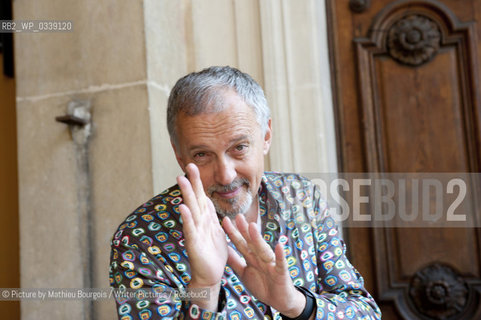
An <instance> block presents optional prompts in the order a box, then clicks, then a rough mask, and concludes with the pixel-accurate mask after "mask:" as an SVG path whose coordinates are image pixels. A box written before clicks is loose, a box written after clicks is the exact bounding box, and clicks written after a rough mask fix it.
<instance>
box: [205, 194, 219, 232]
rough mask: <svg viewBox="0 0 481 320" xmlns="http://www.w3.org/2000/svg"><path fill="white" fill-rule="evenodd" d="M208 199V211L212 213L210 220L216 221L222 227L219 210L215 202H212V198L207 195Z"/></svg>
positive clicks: (215, 223)
mask: <svg viewBox="0 0 481 320" xmlns="http://www.w3.org/2000/svg"><path fill="white" fill-rule="evenodd" d="M206 201H207V209H208V210H207V211H208V212H209V213H210V220H212V223H214V225H215V226H217V227H219V228H222V227H221V225H220V222H219V217H218V216H217V212H216V210H215V207H214V204H213V203H212V200H210V199H209V198H207V197H206Z"/></svg>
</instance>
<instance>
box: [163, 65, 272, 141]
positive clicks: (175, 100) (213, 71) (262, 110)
mask: <svg viewBox="0 0 481 320" xmlns="http://www.w3.org/2000/svg"><path fill="white" fill-rule="evenodd" d="M227 90H234V91H235V92H236V93H237V94H238V95H239V97H240V98H242V99H243V100H244V102H245V103H246V104H247V105H248V106H250V107H251V108H252V110H253V111H254V112H255V114H256V119H257V122H258V123H259V126H260V127H261V130H262V132H263V134H265V133H266V131H267V125H268V122H269V118H270V110H269V106H268V105H267V100H266V97H265V96H264V91H263V90H262V88H261V86H260V85H259V84H258V83H257V82H255V80H254V79H252V77H251V76H249V75H248V74H247V73H243V72H241V71H240V70H238V69H236V68H232V67H229V66H226V67H210V68H207V69H204V70H202V71H200V72H193V73H189V74H188V75H186V76H184V77H183V78H180V79H179V80H178V81H177V83H176V84H175V86H174V87H173V88H172V91H171V92H170V96H169V102H168V105H167V128H168V130H169V135H170V140H171V141H172V143H173V144H174V145H175V146H177V145H178V144H177V143H178V139H177V132H176V121H177V117H178V115H179V113H180V112H184V113H186V114H187V115H189V116H194V115H197V114H201V113H207V112H218V111H221V110H222V109H223V106H222V103H221V101H222V100H221V99H222V96H220V95H219V94H218V93H219V91H227ZM208 108H209V109H208Z"/></svg>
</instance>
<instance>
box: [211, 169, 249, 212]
mask: <svg viewBox="0 0 481 320" xmlns="http://www.w3.org/2000/svg"><path fill="white" fill-rule="evenodd" d="M244 185H246V186H247V196H246V198H245V200H243V201H241V200H240V199H237V198H232V199H223V200H219V199H215V198H214V197H213V194H214V192H216V191H220V192H228V191H232V190H235V189H237V188H242V187H243V186H244ZM249 185H250V184H249V181H248V180H247V179H243V178H238V179H235V180H234V181H232V183H231V184H229V185H226V186H222V185H213V186H210V187H209V188H208V189H207V194H208V196H209V198H210V199H211V200H212V203H213V204H214V207H215V210H216V212H217V214H218V215H219V216H220V217H222V218H223V217H229V218H231V219H233V218H235V216H236V215H238V214H245V213H246V212H247V210H249V208H250V206H251V204H252V201H253V196H252V194H251V192H249ZM221 202H224V203H227V204H229V205H230V206H231V208H230V209H225V208H222V203H221Z"/></svg>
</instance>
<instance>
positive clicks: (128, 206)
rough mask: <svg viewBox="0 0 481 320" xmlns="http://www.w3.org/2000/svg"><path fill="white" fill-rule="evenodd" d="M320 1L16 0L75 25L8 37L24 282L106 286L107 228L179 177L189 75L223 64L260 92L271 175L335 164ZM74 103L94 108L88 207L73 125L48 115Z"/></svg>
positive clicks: (52, 309)
mask: <svg viewBox="0 0 481 320" xmlns="http://www.w3.org/2000/svg"><path fill="white" fill-rule="evenodd" d="M323 2H324V1H314V0H302V1H295V2H294V1H256V0H243V1H229V0H202V1H189V0H181V1H180V0H179V1H171V0H144V1H140V0H120V1H119V0H116V1H114V0H105V1H100V2H99V1H93V0H88V1H81V2H78V1H77V2H76V1H60V0H39V1H35V2H32V1H27V0H16V1H15V2H14V16H15V19H17V20H22V19H23V20H25V19H59V20H72V21H73V23H74V31H73V32H71V33H39V34H20V35H17V36H16V38H15V60H16V72H17V74H16V77H17V114H18V115H17V120H18V148H19V151H18V152H19V184H20V245H21V283H22V286H23V287H27V288H31V287H46V288H55V287H59V288H61V287H72V288H79V287H82V286H84V285H85V284H88V283H90V284H91V285H92V286H93V287H108V279H107V275H108V259H109V241H110V237H111V235H112V233H113V231H114V229H115V228H116V227H117V226H118V224H119V223H120V222H121V221H122V219H123V218H124V217H125V216H126V215H127V214H128V213H129V212H130V211H132V210H133V209H134V208H135V207H136V206H137V205H139V204H140V203H141V202H142V201H145V200H147V199H148V198H149V197H151V196H152V195H153V194H154V193H157V192H160V191H161V190H162V189H163V188H165V187H168V186H169V185H171V184H173V183H174V181H175V180H174V178H175V176H176V175H177V174H179V173H180V171H179V169H178V167H177V164H176V162H175V159H174V157H173V154H172V152H171V149H170V143H169V140H168V136H167V130H166V125H165V120H164V119H165V104H166V99H167V96H168V93H169V91H170V88H171V87H172V86H173V84H174V83H175V81H176V80H177V79H178V78H179V77H180V76H182V75H184V74H185V73H187V72H189V71H194V70H199V69H201V68H204V67H206V66H209V65H227V64H228V65H232V66H236V67H239V68H240V69H242V70H243V71H246V72H248V73H250V74H251V75H252V76H253V77H254V78H255V79H257V80H258V81H259V83H260V84H261V85H263V86H264V88H265V89H266V95H267V97H268V101H269V102H270V105H271V109H272V112H273V121H274V145H273V148H272V152H271V155H270V157H269V159H268V161H267V164H268V166H269V167H270V168H271V169H274V170H286V171H298V172H319V171H335V170H336V167H335V150H334V134H333V126H332V110H331V108H332V107H331V102H330V84H329V78H328V74H329V71H328V64H327V53H326V52H327V49H326V41H325V38H326V35H325V33H326V30H325V18H324V8H323ZM78 99H82V100H89V101H90V102H91V106H92V119H93V134H92V136H91V138H90V145H89V164H90V169H89V173H88V174H89V175H88V177H89V185H90V211H89V212H90V213H88V212H87V211H86V210H87V209H88V206H85V203H84V202H85V198H84V195H83V194H82V192H81V190H80V187H79V185H80V182H79V181H80V180H81V179H83V178H85V177H86V173H85V172H84V171H82V170H81V169H80V168H79V165H78V162H77V160H76V157H77V156H76V152H78V151H77V149H76V147H75V145H74V143H73V142H72V138H71V135H70V132H69V130H68V127H67V126H66V125H64V124H60V123H57V122H55V121H54V118H55V117H56V116H59V115H63V114H65V112H66V110H67V105H68V103H69V102H70V101H72V100H78ZM86 215H87V216H90V220H89V223H87V224H86V223H85V222H82V221H83V220H82V217H84V216H86ZM88 230H90V235H91V236H90V239H86V237H87V234H88V233H87V231H88ZM85 244H88V247H89V248H87V249H90V251H89V252H91V254H90V256H89V255H88V252H87V253H86V252H85V250H83V249H82V246H83V245H85ZM89 268H90V269H91V270H92V271H93V272H92V273H89V272H88V269H89ZM91 274H93V275H91ZM88 308H89V305H85V304H84V303H82V302H80V301H72V302H68V303H65V302H62V301H61V302H56V301H49V302H39V301H27V302H22V318H24V319H38V318H40V317H45V318H48V319H67V318H69V319H78V318H89V311H88V310H89V309H88ZM93 314H95V316H96V318H99V319H110V318H114V317H115V316H114V315H115V308H114V302H113V301H101V302H96V303H95V304H94V305H93Z"/></svg>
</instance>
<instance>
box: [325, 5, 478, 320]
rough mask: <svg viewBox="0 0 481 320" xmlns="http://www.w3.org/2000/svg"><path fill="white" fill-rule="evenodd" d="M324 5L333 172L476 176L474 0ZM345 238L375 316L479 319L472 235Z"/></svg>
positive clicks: (354, 234) (374, 231)
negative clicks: (334, 160)
mask: <svg viewBox="0 0 481 320" xmlns="http://www.w3.org/2000/svg"><path fill="white" fill-rule="evenodd" d="M326 7H327V15H328V26H329V33H330V39H329V45H330V48H329V49H330V54H331V55H330V56H331V65H332V69H331V75H332V80H333V93H334V95H333V96H334V106H335V112H336V121H337V123H336V128H337V141H338V150H339V151H338V157H339V167H340V171H343V172H480V170H481V100H480V90H481V84H480V81H481V69H480V64H479V61H480V58H481V1H479V0H462V1H455V0H441V1H435V0H418V1H414V0H400V1H389V0H372V1H369V0H350V1H348V0H326ZM471 214H472V215H473V216H474V217H476V219H478V221H479V219H480V218H481V214H480V212H479V211H476V210H474V211H473V212H471ZM344 234H345V238H346V242H347V243H348V247H349V255H350V259H351V260H352V262H353V264H354V265H355V266H356V267H357V268H358V269H359V270H360V272H361V273H362V274H363V275H364V277H365V280H366V286H367V288H368V289H369V291H370V292H371V293H372V294H373V295H374V297H375V299H376V300H377V301H378V302H379V304H380V306H381V309H382V311H383V319H387V320H390V319H481V307H480V305H481V300H480V292H481V280H480V279H481V229H480V228H474V227H472V228H450V229H448V228H435V229H434V228H425V229H420V228H353V227H350V228H347V229H346V230H345V232H344Z"/></svg>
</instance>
